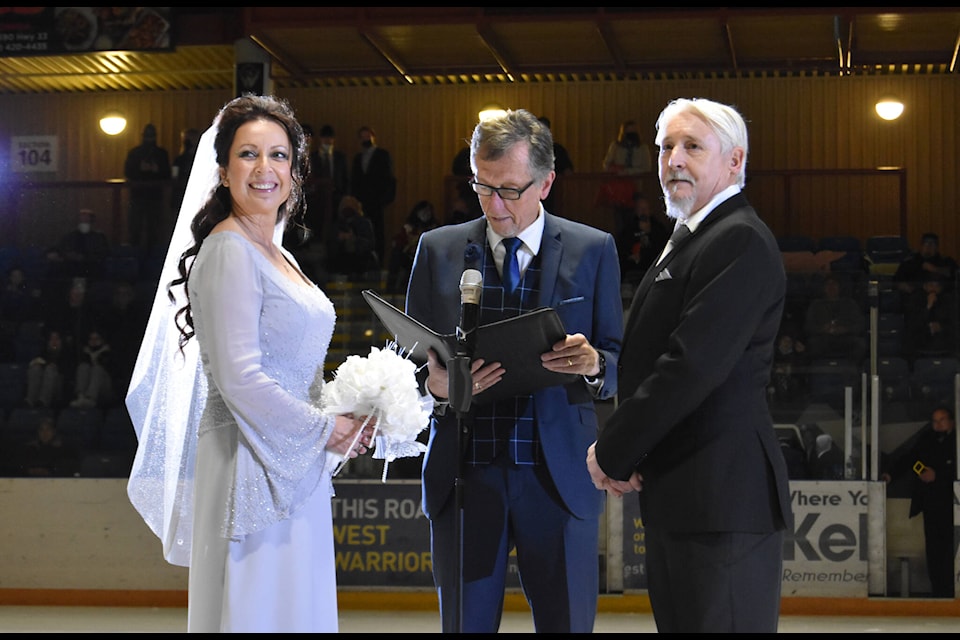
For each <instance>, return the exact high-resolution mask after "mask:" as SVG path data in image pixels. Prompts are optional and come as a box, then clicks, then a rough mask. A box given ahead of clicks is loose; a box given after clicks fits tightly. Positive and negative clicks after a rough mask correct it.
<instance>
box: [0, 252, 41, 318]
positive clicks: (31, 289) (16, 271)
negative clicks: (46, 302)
mask: <svg viewBox="0 0 960 640" xmlns="http://www.w3.org/2000/svg"><path fill="white" fill-rule="evenodd" d="M6 276H7V277H6V280H5V281H4V283H3V291H2V292H0V320H7V321H10V322H16V323H19V322H27V321H30V320H40V319H41V317H40V316H41V314H40V296H41V290H40V288H39V287H37V286H34V285H32V284H31V283H30V282H29V281H28V279H27V274H26V272H25V271H24V270H23V267H21V266H20V265H13V266H12V267H10V269H8V270H7V274H6Z"/></svg>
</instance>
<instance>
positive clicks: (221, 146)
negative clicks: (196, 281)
mask: <svg viewBox="0 0 960 640" xmlns="http://www.w3.org/2000/svg"><path fill="white" fill-rule="evenodd" d="M254 120H267V121H269V122H275V123H277V124H278V125H280V126H281V127H283V129H284V131H286V132H287V138H289V140H290V152H291V157H290V177H291V185H290V197H289V198H287V200H286V202H284V203H283V204H282V205H280V207H279V208H278V209H277V224H279V223H281V222H284V223H285V224H289V223H290V221H291V220H293V221H296V220H299V219H301V218H302V217H303V209H304V208H305V206H306V205H305V204H304V197H303V181H304V179H306V177H307V173H308V172H309V164H308V159H307V141H306V136H305V135H304V133H303V127H302V126H301V125H300V123H299V122H297V119H296V116H294V113H293V109H292V108H291V107H290V105H289V104H288V103H287V102H286V101H285V100H283V99H282V98H277V97H275V96H257V95H253V94H244V95H242V96H240V97H239V98H234V99H233V100H231V101H230V102H228V103H226V104H225V105H224V106H223V108H221V109H220V112H219V113H218V114H217V117H216V118H215V119H214V122H215V123H216V130H217V133H216V137H215V138H214V143H213V146H214V150H215V151H216V155H217V165H218V166H220V167H221V168H224V169H225V168H226V167H227V164H228V163H229V161H230V147H231V146H232V145H233V139H234V138H235V137H236V134H237V129H239V128H240V127H241V126H243V125H244V124H246V123H248V122H252V121H254ZM231 208H232V203H231V200H230V189H229V188H227V187H225V186H223V184H220V183H218V184H217V186H216V188H214V189H213V190H212V191H211V192H210V195H209V196H208V197H207V199H206V201H205V202H204V203H203V205H202V206H201V207H200V210H199V211H198V212H197V214H196V215H195V216H194V217H193V221H192V222H191V224H190V231H191V232H192V234H193V245H192V246H190V247H189V248H187V250H186V251H184V252H183V253H182V254H181V255H180V262H179V264H178V265H177V269H178V271H179V272H180V276H179V277H178V278H175V279H174V280H172V281H171V282H170V283H169V284H168V285H167V296H168V297H169V298H170V301H171V302H175V301H176V297H175V296H174V295H173V291H172V289H173V288H174V287H178V286H181V285H182V286H183V289H184V293H185V294H186V299H187V302H186V304H185V305H184V306H183V307H181V308H180V309H178V310H177V313H176V316H175V322H176V323H177V327H178V328H179V329H180V349H181V350H183V348H184V346H185V345H186V344H187V342H188V341H189V340H190V338H192V337H193V335H194V328H193V315H192V313H191V311H190V290H189V287H188V285H187V282H188V280H189V278H190V272H191V270H192V269H193V260H194V258H196V256H197V253H199V251H200V247H201V245H203V241H204V240H205V239H206V237H207V236H208V235H210V231H211V230H213V228H214V227H215V226H216V225H217V224H218V223H219V222H221V221H222V220H225V219H226V218H227V217H228V216H229V215H230V211H231Z"/></svg>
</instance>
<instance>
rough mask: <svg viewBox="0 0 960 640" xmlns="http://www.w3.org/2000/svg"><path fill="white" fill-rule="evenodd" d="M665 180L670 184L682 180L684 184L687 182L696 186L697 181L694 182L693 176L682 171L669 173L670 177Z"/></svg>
mask: <svg viewBox="0 0 960 640" xmlns="http://www.w3.org/2000/svg"><path fill="white" fill-rule="evenodd" d="M667 180H668V181H670V182H672V181H674V180H683V181H684V182H689V183H690V184H692V185H694V186H696V184H697V181H696V180H694V178H693V176H691V175H690V174H689V173H685V172H683V171H671V172H670V175H669V176H668V177H667Z"/></svg>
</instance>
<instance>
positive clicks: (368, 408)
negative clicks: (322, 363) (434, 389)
mask: <svg viewBox="0 0 960 640" xmlns="http://www.w3.org/2000/svg"><path fill="white" fill-rule="evenodd" d="M416 373H417V366H416V364H414V363H413V362H411V361H410V360H409V359H408V358H406V357H404V356H402V355H400V353H399V348H398V347H397V345H396V344H393V343H391V344H390V345H388V347H387V348H385V349H378V348H377V347H370V355H368V356H358V355H351V356H347V359H346V361H344V362H343V364H341V365H340V366H339V367H337V370H336V371H335V372H334V374H333V380H332V381H330V382H328V383H326V384H324V385H323V390H322V391H321V395H320V398H321V402H322V406H323V410H324V411H325V412H327V413H331V414H341V413H351V414H353V415H355V416H367V420H366V421H365V422H364V423H363V427H365V426H366V425H367V424H368V423H369V422H370V420H376V424H375V425H374V432H373V435H374V442H375V447H374V452H373V457H374V458H375V459H377V460H384V463H383V476H382V480H383V481H384V482H386V480H387V467H388V465H389V464H390V462H392V461H393V460H396V459H397V458H408V457H415V456H418V455H420V454H422V453H423V452H424V451H426V449H427V447H426V445H424V444H423V443H422V442H419V441H417V436H418V435H420V432H421V431H423V430H424V429H426V428H427V427H428V426H429V425H430V415H431V414H432V413H433V397H432V396H431V395H430V394H427V395H425V396H421V395H420V387H419V385H418V384H417V378H416ZM363 427H361V429H360V431H358V432H357V437H356V438H355V439H354V444H353V445H351V448H353V446H354V445H355V444H356V440H358V439H359V438H360V432H361V431H362V430H363ZM348 460H349V458H346V459H344V461H343V463H342V464H341V465H340V466H339V467H338V468H337V470H336V471H335V472H334V475H336V474H337V473H339V472H340V470H341V469H343V467H344V465H346V463H347V461H348Z"/></svg>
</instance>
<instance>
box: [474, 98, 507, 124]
mask: <svg viewBox="0 0 960 640" xmlns="http://www.w3.org/2000/svg"><path fill="white" fill-rule="evenodd" d="M503 113H506V109H504V108H503V107H501V106H500V105H499V104H497V103H496V102H490V103H488V104H487V105H486V106H485V107H484V108H482V109H480V113H479V114H477V115H478V116H479V118H480V122H483V121H485V120H489V119H490V118H493V117H496V116H499V115H502V114H503Z"/></svg>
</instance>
